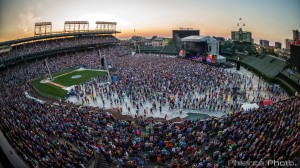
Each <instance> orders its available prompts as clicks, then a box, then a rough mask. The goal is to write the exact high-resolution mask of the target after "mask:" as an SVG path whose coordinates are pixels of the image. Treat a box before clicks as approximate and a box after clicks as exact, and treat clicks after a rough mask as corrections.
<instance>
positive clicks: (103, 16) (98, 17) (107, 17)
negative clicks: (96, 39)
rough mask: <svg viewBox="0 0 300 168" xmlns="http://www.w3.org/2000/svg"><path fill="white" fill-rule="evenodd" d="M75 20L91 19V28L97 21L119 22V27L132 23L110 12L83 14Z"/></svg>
mask: <svg viewBox="0 0 300 168" xmlns="http://www.w3.org/2000/svg"><path fill="white" fill-rule="evenodd" d="M75 20H84V21H89V23H90V29H91V28H94V27H95V23H96V21H110V22H117V24H118V25H117V26H118V27H126V26H129V25H130V22H129V21H128V20H125V19H123V18H120V17H117V16H115V15H113V14H110V13H89V14H85V15H81V16H79V17H77V18H75ZM117 29H118V28H117Z"/></svg>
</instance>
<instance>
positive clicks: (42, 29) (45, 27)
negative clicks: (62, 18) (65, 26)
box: [34, 22, 52, 36]
mask: <svg viewBox="0 0 300 168" xmlns="http://www.w3.org/2000/svg"><path fill="white" fill-rule="evenodd" d="M49 34H52V22H37V23H35V24H34V36H41V35H49Z"/></svg>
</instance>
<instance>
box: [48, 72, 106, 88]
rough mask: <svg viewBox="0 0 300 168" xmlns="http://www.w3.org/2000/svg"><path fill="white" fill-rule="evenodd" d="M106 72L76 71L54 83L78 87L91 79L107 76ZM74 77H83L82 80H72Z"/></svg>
mask: <svg viewBox="0 0 300 168" xmlns="http://www.w3.org/2000/svg"><path fill="white" fill-rule="evenodd" d="M105 74H106V72H104V71H93V70H83V71H74V72H71V73H69V74H66V75H63V76H60V77H56V78H54V80H53V82H55V83H58V84H61V85H63V86H72V85H78V84H81V83H84V82H86V81H88V80H89V79H91V78H95V77H98V76H102V75H105ZM74 75H81V77H80V78H77V79H72V76H74Z"/></svg>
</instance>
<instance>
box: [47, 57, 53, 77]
mask: <svg viewBox="0 0 300 168" xmlns="http://www.w3.org/2000/svg"><path fill="white" fill-rule="evenodd" d="M45 65H46V67H47V69H48V73H49V76H50V80H52V79H53V78H52V75H51V71H50V69H49V66H48V61H47V59H45Z"/></svg>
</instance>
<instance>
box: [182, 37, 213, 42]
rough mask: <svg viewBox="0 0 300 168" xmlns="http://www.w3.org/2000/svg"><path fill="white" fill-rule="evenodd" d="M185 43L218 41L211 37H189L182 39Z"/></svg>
mask: <svg viewBox="0 0 300 168" xmlns="http://www.w3.org/2000/svg"><path fill="white" fill-rule="evenodd" d="M181 41H183V42H217V41H218V40H217V39H215V38H213V37H211V36H188V37H185V38H182V39H181Z"/></svg>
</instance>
